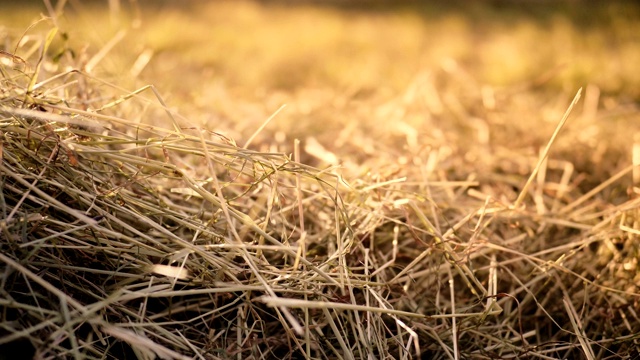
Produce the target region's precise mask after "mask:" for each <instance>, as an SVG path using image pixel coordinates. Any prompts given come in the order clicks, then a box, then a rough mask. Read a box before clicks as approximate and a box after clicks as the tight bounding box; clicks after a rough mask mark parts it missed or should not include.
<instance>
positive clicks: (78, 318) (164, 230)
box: [0, 28, 640, 359]
mask: <svg viewBox="0 0 640 360" xmlns="http://www.w3.org/2000/svg"><path fill="white" fill-rule="evenodd" d="M60 37H61V34H59V33H56V29H55V28H54V29H53V30H51V31H50V32H49V33H46V32H45V33H43V34H40V36H35V35H33V34H31V35H30V36H29V37H28V39H27V40H24V38H23V40H22V41H16V42H15V43H12V45H13V47H11V48H3V50H2V53H0V141H1V142H0V154H1V158H0V177H1V178H0V188H1V190H2V192H1V193H0V194H1V195H0V218H1V221H0V238H1V239H2V241H1V242H0V269H1V274H0V283H1V286H0V316H1V319H0V320H1V321H0V323H1V325H0V345H1V346H2V349H3V350H2V351H3V352H5V353H8V352H14V354H15V352H17V351H24V353H22V356H23V358H28V357H29V356H34V357H35V358H38V359H53V358H74V359H155V358H159V359H232V358H233V359H303V358H309V359H391V358H397V359H409V358H413V359H418V358H432V359H459V358H476V359H508V358H541V359H555V358H585V359H596V358H611V359H614V358H625V359H630V358H637V357H638V356H639V349H640V343H639V342H640V336H639V335H638V334H639V333H640V318H639V317H638V311H639V309H640V308H639V303H638V298H639V297H638V292H639V289H638V284H639V283H640V270H639V269H638V264H637V262H638V256H639V255H640V245H639V242H638V236H639V235H640V230H638V229H640V226H638V221H639V214H638V211H639V210H638V206H639V205H640V199H639V198H638V189H637V188H636V187H633V186H632V184H631V182H630V179H631V177H632V175H633V174H634V171H637V167H636V168H634V166H633V164H632V162H631V160H630V159H631V157H630V156H626V157H624V156H623V157H622V159H623V160H622V162H623V166H621V167H619V168H616V169H615V171H612V172H611V173H608V172H607V171H604V172H603V174H605V175H604V176H601V177H595V176H594V177H589V173H588V172H586V171H583V170H582V168H580V166H582V165H580V164H576V165H574V160H575V161H576V162H577V161H579V158H578V157H576V158H575V159H572V158H560V156H562V154H567V153H568V152H566V149H567V147H566V146H565V147H564V148H563V147H562V146H561V145H557V146H559V149H560V150H562V151H565V152H562V151H559V152H558V153H556V155H557V154H560V155H558V156H555V155H554V156H555V157H554V156H549V154H550V152H551V151H552V150H553V149H555V146H556V145H555V144H556V142H558V141H559V140H556V139H557V137H556V135H557V134H559V133H560V132H561V130H562V129H561V128H562V125H563V124H564V120H567V119H570V118H571V116H573V115H572V114H571V113H570V111H569V110H567V112H566V114H565V115H564V116H563V114H562V112H560V113H558V114H557V115H558V116H557V117H556V119H557V122H556V123H555V124H554V126H556V131H557V132H556V133H554V132H553V127H551V131H550V132H549V133H547V134H545V138H544V141H543V142H542V143H541V146H540V149H541V151H540V153H538V154H535V153H534V154H532V153H527V152H524V151H522V152H518V150H517V149H511V150H512V151H508V148H507V147H506V146H493V144H491V143H488V142H487V141H485V142H482V141H480V140H482V139H480V140H478V143H477V144H475V145H473V146H471V145H469V144H468V143H465V141H464V140H460V139H458V140H460V141H457V142H455V141H445V140H443V139H452V138H447V136H450V135H449V133H447V134H445V135H443V137H438V136H437V134H436V133H437V131H438V130H437V129H436V130H434V132H433V133H431V134H430V135H429V136H430V137H429V136H427V138H420V137H419V136H418V135H416V132H415V131H413V132H412V130H411V127H410V126H408V125H407V124H406V123H405V124H404V125H402V124H400V123H398V122H395V123H393V124H392V125H393V126H396V127H395V128H393V129H389V128H385V126H386V127H390V126H392V125H389V123H388V122H387V123H385V125H380V127H381V128H379V129H377V130H375V131H380V132H387V131H390V132H393V131H395V132H396V133H397V134H399V135H397V138H400V139H402V141H405V142H406V144H405V145H406V146H405V148H404V150H403V151H402V152H401V155H399V154H400V152H398V151H397V150H394V148H392V147H391V146H392V144H391V143H385V142H375V141H373V140H371V139H370V138H367V137H366V134H367V131H366V130H362V128H354V127H351V128H348V129H346V130H343V132H342V133H340V134H339V135H340V137H341V138H348V139H350V141H348V142H346V143H345V145H344V146H345V147H346V148H349V149H351V150H350V151H351V153H353V154H357V155H354V156H352V157H346V158H345V159H344V160H343V165H344V166H343V167H342V168H340V167H338V166H326V164H328V163H331V162H332V161H335V160H336V158H335V156H336V155H335V153H334V152H332V151H330V149H326V148H325V147H323V146H322V145H320V143H319V142H318V141H317V139H315V138H313V137H312V136H310V137H308V138H305V143H304V144H303V145H300V144H298V143H294V145H293V147H292V151H291V153H292V154H285V153H282V152H280V151H257V150H252V149H256V148H260V149H268V148H269V146H270V144H269V143H268V141H267V140H265V139H264V138H260V137H256V138H255V139H260V140H256V141H259V144H260V146H252V145H254V144H252V142H253V139H254V138H253V137H252V138H249V139H250V140H247V141H243V143H242V144H237V143H236V142H235V141H234V139H231V138H230V137H228V136H226V135H223V134H222V133H218V132H215V131H213V130H211V129H209V130H207V129H205V128H200V127H199V126H193V125H189V124H190V121H189V120H188V119H187V118H184V117H182V116H180V115H179V114H178V112H177V111H175V110H174V109H171V108H168V107H167V106H166V105H165V101H164V99H163V97H162V96H161V94H162V91H159V90H158V89H157V88H156V87H153V86H146V87H142V88H140V89H138V90H135V91H132V90H124V89H122V88H121V87H119V86H117V85H115V84H114V83H112V82H111V81H105V80H102V79H101V78H100V77H98V76H95V75H92V73H91V72H89V71H87V66H86V65H87V63H86V62H82V61H81V60H79V59H80V57H79V56H78V57H74V56H70V54H69V52H68V49H66V50H64V51H62V50H63V49H62V48H60V45H59V44H57V43H56V42H55V40H56V39H59V38H60ZM16 43H17V44H19V46H15V44H16ZM78 51H79V52H80V50H78ZM61 52H62V53H61ZM85 55H86V56H89V58H90V59H94V58H91V56H94V55H95V54H91V53H89V54H85ZM96 56H97V55H96ZM96 61H97V60H96ZM89 63H91V61H89ZM447 69H448V70H447V71H449V72H451V71H454V72H455V71H456V70H455V69H453V70H452V69H451V68H447ZM445 73H446V71H445V72H442V73H440V75H438V76H444V75H443V74H445ZM416 81H425V83H426V82H428V81H430V80H429V78H428V77H427V78H422V80H416ZM459 81H460V84H461V83H464V82H465V80H459ZM423 84H424V83H423ZM461 89H462V88H461V87H459V88H456V89H452V90H449V89H446V88H443V89H441V91H442V92H443V93H444V94H445V95H443V98H446V97H447V95H446V94H448V92H449V91H452V92H454V91H463V90H461ZM475 90H477V89H474V90H473V91H469V92H466V93H464V92H463V94H466V95H468V96H469V98H468V99H467V100H465V101H467V102H465V103H464V104H463V107H464V106H466V105H465V104H469V103H473V104H479V103H482V102H483V101H486V98H482V92H478V91H475ZM576 90H577V89H576ZM412 91H418V90H415V88H414V90H412ZM411 94H412V92H411V91H409V90H407V94H405V95H406V96H405V97H404V98H403V99H399V100H397V101H396V102H387V103H386V104H384V107H385V108H386V109H388V108H389V107H395V108H396V109H399V110H398V111H401V112H402V111H404V113H405V114H411V113H412V112H413V111H414V109H413V108H412V107H411V105H410V104H409V102H408V101H407V97H409V98H410V96H411ZM499 95H500V94H498V95H496V96H497V99H498V101H499V102H500V101H503V102H502V103H501V104H503V105H504V104H507V105H509V104H510V105H513V106H515V105H516V104H515V103H514V102H511V103H509V101H510V100H509V98H508V96H506V97H504V98H500V97H499ZM416 96H417V95H416ZM579 98H580V96H576V98H575V99H574V101H573V102H572V101H571V98H565V99H562V107H563V108H564V109H570V108H571V107H574V109H573V111H574V112H575V111H578V112H581V111H582V110H575V107H576V106H577V105H576V104H580V103H579V101H580V100H579ZM501 99H503V100H501ZM380 107H381V108H382V105H381V106H380ZM451 109H453V108H452V107H446V108H445V110H443V113H442V114H441V116H443V117H447V116H451V117H452V118H455V116H454V115H455V114H452V113H453V112H454V110H451ZM492 111H493V114H494V115H495V116H494V117H493V118H494V119H498V118H501V116H504V117H506V116H507V115H508V113H507V110H501V109H495V107H494V108H493V110H492ZM501 111H503V112H501ZM635 111H637V110H635ZM378 114H383V115H380V116H383V117H384V116H387V115H388V114H389V112H388V111H387V113H384V111H383V112H381V113H378ZM384 114H387V115H384ZM367 116H368V115H367ZM374 117H375V116H374ZM158 124H167V126H163V125H158ZM379 124H383V122H379ZM403 126H404V127H403ZM345 132H346V133H345ZM374 133H375V132H374ZM257 134H258V133H256V135H257ZM455 136H462V135H460V134H458V135H455ZM485 140H486V139H485ZM632 145H633V144H628V146H626V150H625V151H628V154H630V153H631V150H632ZM303 146H304V151H303V152H302V153H301V151H300V148H301V147H303ZM276 148H277V147H276ZM358 150H360V151H358ZM474 154H475V155H474ZM305 157H307V158H308V159H315V160H314V163H315V164H316V165H319V166H318V168H315V167H312V166H308V165H305V164H304V163H303V160H304V158H305ZM317 159H320V160H321V161H319V160H317ZM625 159H626V160H625ZM624 161H626V163H624ZM322 164H324V165H322ZM320 165H322V166H320ZM593 166H596V167H597V166H599V165H598V164H594V165H593ZM636 185H637V183H636ZM18 349H19V350H18ZM5 358H6V357H5Z"/></svg>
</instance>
